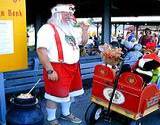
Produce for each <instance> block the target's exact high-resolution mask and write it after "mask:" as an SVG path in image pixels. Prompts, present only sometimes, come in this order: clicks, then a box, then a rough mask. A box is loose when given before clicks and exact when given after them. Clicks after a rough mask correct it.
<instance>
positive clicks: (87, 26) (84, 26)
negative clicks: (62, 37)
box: [80, 22, 89, 31]
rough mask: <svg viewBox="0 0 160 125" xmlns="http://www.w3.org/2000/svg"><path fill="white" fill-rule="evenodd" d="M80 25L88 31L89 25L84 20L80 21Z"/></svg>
mask: <svg viewBox="0 0 160 125" xmlns="http://www.w3.org/2000/svg"><path fill="white" fill-rule="evenodd" d="M80 27H81V28H82V31H88V28H89V25H86V24H85V23H84V22H82V23H80Z"/></svg>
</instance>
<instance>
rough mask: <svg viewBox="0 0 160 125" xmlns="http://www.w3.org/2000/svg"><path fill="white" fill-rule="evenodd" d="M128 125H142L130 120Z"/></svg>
mask: <svg viewBox="0 0 160 125" xmlns="http://www.w3.org/2000/svg"><path fill="white" fill-rule="evenodd" d="M129 125H143V124H142V122H140V121H135V120H131V121H130V123H129Z"/></svg>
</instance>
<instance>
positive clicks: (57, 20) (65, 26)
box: [48, 13, 75, 35]
mask: <svg viewBox="0 0 160 125" xmlns="http://www.w3.org/2000/svg"><path fill="white" fill-rule="evenodd" d="M48 23H53V24H56V25H57V26H58V27H59V28H60V29H61V30H62V31H63V32H64V33H65V34H66V35H73V34H74V33H75V31H74V24H75V22H74V21H73V20H70V21H64V20H62V15H61V14H60V13H56V14H55V15H52V17H51V18H50V19H49V20H48Z"/></svg>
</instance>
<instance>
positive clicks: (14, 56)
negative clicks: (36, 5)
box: [0, 0, 28, 72]
mask: <svg viewBox="0 0 160 125" xmlns="http://www.w3.org/2000/svg"><path fill="white" fill-rule="evenodd" d="M27 62H28V61H27V30H26V8H25V0H0V72H6V71H13V70H19V69H24V68H27V65H28V64H27Z"/></svg>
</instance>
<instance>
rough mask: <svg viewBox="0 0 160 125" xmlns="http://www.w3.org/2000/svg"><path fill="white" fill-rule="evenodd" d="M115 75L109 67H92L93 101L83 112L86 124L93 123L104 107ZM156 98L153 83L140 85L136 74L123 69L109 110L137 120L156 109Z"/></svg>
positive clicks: (159, 94)
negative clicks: (93, 69) (93, 68)
mask: <svg viewBox="0 0 160 125" xmlns="http://www.w3.org/2000/svg"><path fill="white" fill-rule="evenodd" d="M115 77H116V76H115V73H114V72H113V70H112V69H111V68H109V67H107V66H105V65H97V66H96V67H95V71H94V76H93V84H92V85H93V86H92V96H91V101H92V102H93V104H92V105H90V107H89V108H88V110H87V111H86V121H87V124H93V123H94V122H95V121H96V120H97V119H98V117H99V116H100V115H99V114H100V113H101V111H102V109H103V108H107V107H108V104H109V100H110V97H111V94H112V91H113V84H114V79H115ZM159 99H160V92H159V90H158V88H157V86H156V84H150V85H147V86H144V82H143V79H142V78H141V77H140V76H139V75H137V74H134V73H132V72H125V73H122V74H121V75H120V77H119V79H118V86H117V89H116V91H115V94H114V97H113V100H112V106H111V111H114V112H116V113H118V114H121V115H123V116H126V117H129V118H130V119H132V120H133V121H137V120H139V119H140V118H142V117H144V116H146V115H147V114H150V113H152V112H153V111H155V110H157V109H159V104H158V103H159ZM97 114H98V115H99V116H98V117H97ZM91 120H92V121H91Z"/></svg>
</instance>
